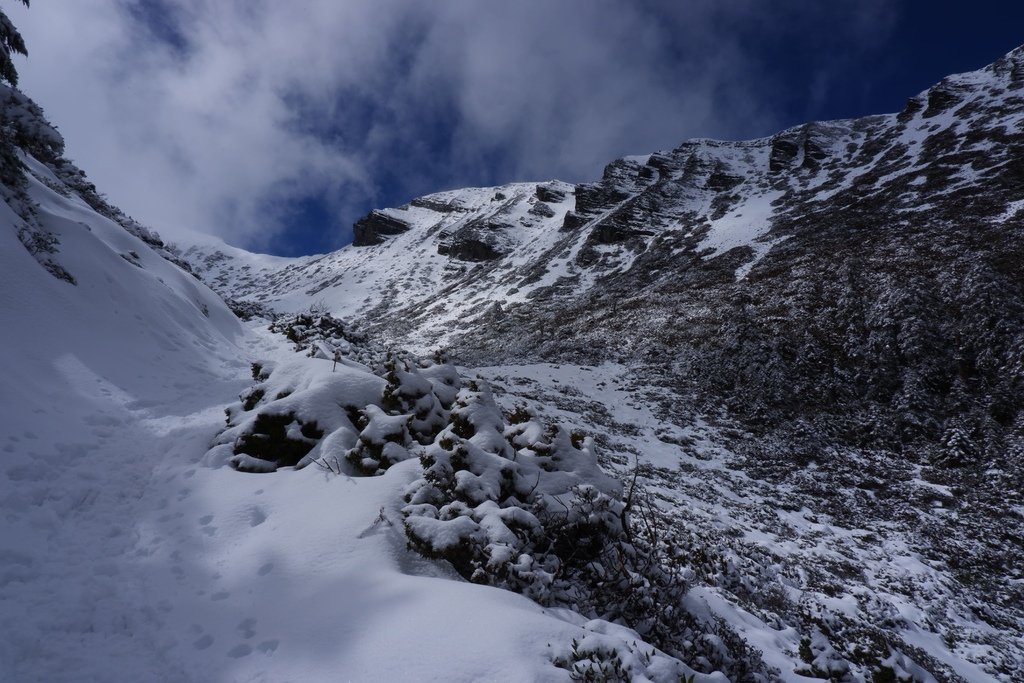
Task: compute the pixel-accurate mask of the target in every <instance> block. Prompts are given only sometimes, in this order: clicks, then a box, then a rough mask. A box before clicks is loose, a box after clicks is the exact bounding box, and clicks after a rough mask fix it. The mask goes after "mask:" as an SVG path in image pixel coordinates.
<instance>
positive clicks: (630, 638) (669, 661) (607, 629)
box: [550, 619, 728, 683]
mask: <svg viewBox="0 0 1024 683" xmlns="http://www.w3.org/2000/svg"><path fill="white" fill-rule="evenodd" d="M583 630H584V631H585V632H586V635H584V636H583V637H582V638H579V639H574V640H573V641H572V643H571V644H569V645H566V646H561V647H558V648H554V647H552V648H551V655H550V656H551V661H552V663H553V664H554V665H555V666H556V667H558V668H560V669H565V670H567V671H568V672H569V677H570V678H571V679H572V680H574V681H595V682H598V681H601V682H604V681H609V682H611V681H616V682H618V681H622V682H623V683H625V682H627V681H628V682H631V683H641V682H643V683H647V682H649V683H680V682H684V683H726V682H727V681H728V679H727V678H726V677H725V676H724V675H722V674H713V675H707V674H701V673H698V672H696V671H694V670H693V669H691V668H690V667H688V666H686V665H685V664H683V663H682V662H680V661H679V660H678V659H676V658H674V657H671V656H669V655H666V654H665V653H664V652H660V651H659V650H658V649H657V648H655V647H654V646H653V645H650V644H648V643H646V642H644V641H643V639H641V638H640V636H639V634H637V633H636V631H632V630H630V629H628V628H626V627H624V626H618V625H616V624H611V623H609V622H607V621H604V620H601V619H594V620H592V621H589V622H587V623H586V624H584V625H583Z"/></svg>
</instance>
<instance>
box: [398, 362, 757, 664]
mask: <svg viewBox="0 0 1024 683" xmlns="http://www.w3.org/2000/svg"><path fill="white" fill-rule="evenodd" d="M512 416H513V418H514V420H515V421H514V422H513V423H512V424H507V423H506V421H505V417H504V415H503V414H502V412H501V410H500V409H499V408H498V406H497V404H496V403H495V401H494V398H493V396H492V395H491V392H490V389H489V387H488V386H487V385H486V384H485V383H483V382H481V381H471V382H467V383H466V385H465V386H464V387H463V388H462V390H461V391H460V392H459V394H458V396H457V398H456V401H455V404H454V405H453V407H452V410H451V414H450V416H449V424H448V426H447V427H445V429H444V430H442V431H441V432H440V434H439V435H438V436H437V438H436V439H435V440H434V442H433V443H432V444H430V445H429V446H426V447H425V448H423V450H422V452H421V456H420V461H421V464H422V466H423V477H422V478H421V479H418V480H416V481H414V482H413V483H412V484H411V485H410V486H409V488H408V489H407V491H406V501H407V503H408V505H406V507H405V508H404V510H403V513H404V515H405V531H406V535H407V537H408V539H409V544H410V546H411V547H413V548H414V549H416V550H418V551H419V552H420V553H422V554H423V555H425V556H427V557H431V558H435V559H444V560H447V561H448V562H449V563H450V564H451V565H452V566H453V567H454V568H455V570H456V571H457V572H458V573H459V574H461V575H462V576H463V577H465V578H466V579H468V580H470V581H474V582H477V583H483V584H489V585H495V586H501V587H503V588H507V589H510V590H514V591H516V592H519V593H522V594H524V595H526V596H528V597H530V598H532V599H533V600H535V601H537V602H538V603H540V604H542V605H552V606H565V607H569V608H571V609H573V610H574V611H576V612H578V613H580V614H583V615H585V616H587V617H590V618H598V619H606V620H610V621H618V622H620V623H625V624H628V625H629V626H630V627H631V628H633V629H635V630H636V631H637V632H638V633H639V634H640V636H641V637H642V638H644V639H645V640H647V641H648V642H650V643H653V644H654V645H655V646H656V647H658V648H660V649H662V650H663V651H665V652H667V653H669V654H670V655H672V656H673V657H677V658H679V659H681V660H682V661H687V662H694V668H695V669H697V670H701V671H705V672H708V673H710V672H713V671H715V670H725V671H728V672H730V675H732V674H740V675H745V676H748V677H750V680H758V676H759V673H758V672H759V671H760V669H761V668H762V665H761V664H760V662H759V658H758V656H757V655H756V653H753V652H752V651H750V650H749V648H747V647H746V645H745V643H743V642H742V640H741V639H739V638H738V637H737V636H735V634H731V633H724V632H722V634H721V636H722V637H719V636H720V634H719V631H721V630H722V629H721V627H720V625H718V624H711V625H710V626H706V625H705V624H704V623H703V622H701V621H700V620H698V619H697V618H696V617H694V616H692V615H691V614H689V613H687V612H686V611H685V610H684V608H683V598H684V596H685V594H686V591H687V584H686V582H685V581H684V580H683V578H682V575H681V568H680V567H679V566H678V565H677V564H676V563H674V562H673V560H672V558H671V557H670V554H669V548H668V547H667V544H666V541H665V537H664V536H663V534H662V533H661V530H660V529H659V528H658V522H657V514H656V513H655V512H654V511H653V510H641V508H642V506H641V505H640V502H639V500H635V499H634V498H633V493H635V490H633V489H632V488H631V490H630V493H628V494H626V496H625V497H624V496H623V490H622V486H621V484H620V483H619V482H618V481H616V480H614V479H612V478H611V477H609V476H608V475H606V474H605V473H604V472H602V471H601V469H600V468H599V467H598V465H597V462H596V458H595V456H594V452H593V442H592V440H590V439H585V438H583V437H582V435H579V434H573V433H570V432H568V431H566V430H565V429H563V428H560V427H545V426H543V425H542V424H540V422H539V421H538V420H537V419H536V418H534V417H533V416H532V415H531V414H530V412H529V411H528V410H526V409H525V408H523V409H517V410H516V411H514V412H513V413H512ZM637 512H640V514H636V513H637ZM709 628H710V629H711V632H712V634H713V637H712V638H710V639H709V638H707V637H706V635H707V632H708V629H709ZM594 652H595V653H596V652H597V651H596V650H595V651H594ZM577 654H578V651H577ZM605 654H606V655H608V657H612V655H611V654H609V651H606V652H605ZM598 659H599V660H600V661H597V662H596V663H595V660H592V659H590V658H587V661H589V662H591V663H590V664H586V663H582V662H583V660H578V661H574V662H573V663H572V664H570V665H569V666H568V667H566V668H570V670H571V671H572V670H574V667H576V665H577V664H579V665H580V667H577V668H578V671H576V673H578V674H579V675H580V676H583V677H584V678H582V679H581V680H604V679H602V678H600V677H598V678H586V676H601V675H605V674H607V675H609V676H612V677H611V678H608V680H615V678H614V676H613V674H614V675H620V674H622V671H620V670H619V669H618V668H616V667H620V666H625V664H624V663H623V662H622V661H618V660H615V659H614V658H611V659H609V658H605V659H600V658H598ZM616 662H617V663H616ZM609 667H610V668H609ZM588 672H589V673H588ZM602 672H603V673H602ZM673 680H675V679H673Z"/></svg>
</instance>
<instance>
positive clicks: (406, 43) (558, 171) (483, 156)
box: [9, 0, 1024, 255]
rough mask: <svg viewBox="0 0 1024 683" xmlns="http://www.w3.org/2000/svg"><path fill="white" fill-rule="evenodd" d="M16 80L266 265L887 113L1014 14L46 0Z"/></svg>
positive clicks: (175, 209) (615, 0) (966, 64)
mask: <svg viewBox="0 0 1024 683" xmlns="http://www.w3.org/2000/svg"><path fill="white" fill-rule="evenodd" d="M9 12H10V14H11V16H12V18H13V19H14V21H15V23H16V24H17V25H18V26H19V27H20V28H21V30H22V32H23V34H24V35H25V38H26V42H27V43H28V47H29V53H30V57H29V59H28V60H27V61H24V62H23V63H21V64H19V69H20V70H21V73H22V87H23V89H24V90H25V91H26V92H27V93H28V94H29V95H30V96H32V97H34V98H35V99H36V100H37V101H39V103H40V104H41V105H42V106H43V107H44V109H45V110H46V111H47V113H48V115H49V116H50V117H51V119H53V120H54V122H55V123H56V124H57V125H58V127H59V128H60V129H61V130H62V131H63V132H64V134H65V136H66V138H67V139H68V151H69V154H70V155H71V156H72V158H73V159H74V160H75V161H77V162H78V163H79V164H80V165H81V166H82V167H83V168H84V169H85V170H86V172H87V173H89V175H90V176H91V177H92V178H93V180H94V181H95V182H96V184H97V185H98V187H99V188H100V189H101V190H103V191H104V192H106V193H107V194H108V195H109V197H110V198H111V199H112V200H113V201H114V202H115V203H117V204H118V205H119V206H121V207H122V208H124V209H125V210H126V211H128V212H129V213H131V214H132V215H134V216H135V217H136V218H138V219H140V220H141V221H143V222H145V223H147V224H150V225H152V226H153V227H155V228H156V229H157V230H159V231H160V232H161V233H162V234H164V235H166V236H169V237H170V238H171V239H175V238H176V237H178V236H180V237H178V238H179V239H182V240H184V239H187V238H186V237H184V235H185V230H194V231H200V232H206V233H211V234H215V235H218V236H220V237H222V238H223V239H225V240H227V241H228V242H229V243H232V244H236V245H238V246H242V247H245V248H249V249H254V250H259V251H269V252H271V253H277V254H282V255H298V254H307V253H315V252H323V251H327V250H330V249H334V248H337V247H340V246H342V245H343V244H345V243H346V242H347V241H348V240H349V239H350V238H351V225H352V223H353V222H354V221H355V220H356V219H357V218H358V217H359V216H361V215H363V214H364V213H366V212H367V211H368V210H370V209H371V208H376V207H384V206H395V205H399V204H402V203H404V202H406V201H408V200H409V199H411V198H412V197H415V196H418V195H421V194H425V193H429V192H435V191H440V190H444V189H450V188H453V187H460V186H467V185H492V184H499V183H503V182H509V181H513V180H544V179H548V178H554V177H557V178H561V179H563V180H569V181H585V180H588V179H592V178H595V177H597V176H598V175H599V174H600V171H601V168H602V166H603V165H604V164H605V163H607V162H608V161H610V160H612V159H613V158H615V157H617V156H621V155H623V154H634V153H644V152H650V151H653V150H656V149H664V148H670V147H674V146H675V145H677V144H678V143H680V142H682V141H683V140H685V139H687V138H690V137H718V138H732V139H743V138H751V137H758V136H763V135H769V134H771V133H773V132H775V131H777V130H779V129H781V128H784V127H787V126H790V125H795V124H799V123H802V122H804V121H807V120H812V119H829V118H845V117H852V116H860V115H864V114H873V113H884V112H889V111H895V110H898V109H899V108H900V107H901V106H902V105H903V103H904V102H905V101H906V99H907V98H908V97H910V96H911V95H914V94H916V93H917V92H919V91H921V90H923V89H924V88H926V87H928V86H929V85H931V84H933V83H934V82H936V81H937V80H939V79H940V78H941V77H942V76H944V75H946V74H948V73H952V72H957V71H965V70H970V69H975V68H978V67H981V66H983V65H985V64H987V63H989V62H991V61H993V60H994V59H996V58H998V57H999V56H1000V55H1002V54H1004V53H1005V52H1007V51H1009V50H1010V49H1012V48H1014V47H1016V46H1017V45H1018V44H1020V43H1022V42H1024V30H1021V29H1020V27H1022V26H1024V7H1020V6H1018V5H1017V3H1008V2H1005V1H1004V2H985V1H977V2H956V3H954V2H918V1H917V0H904V1H899V0H831V1H829V2H824V1H818V0H775V1H774V2H763V1H760V0H563V1H561V2H558V1H545V2H542V1H540V0H521V1H520V2H515V3H509V2H497V1H490V0H477V1H470V0H435V1H432V2H420V1H419V0H346V1H345V2H339V1H338V0H295V1H294V2H289V3H276V2H256V1H254V0H49V1H48V2H46V3H33V5H32V8H31V9H30V10H25V9H24V8H22V7H21V6H20V4H18V3H15V4H14V5H12V6H11V8H10V9H9Z"/></svg>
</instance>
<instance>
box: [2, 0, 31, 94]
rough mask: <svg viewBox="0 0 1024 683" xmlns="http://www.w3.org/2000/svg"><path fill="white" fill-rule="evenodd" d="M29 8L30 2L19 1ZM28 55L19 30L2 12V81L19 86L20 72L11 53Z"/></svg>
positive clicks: (26, 0) (25, 0)
mask: <svg viewBox="0 0 1024 683" xmlns="http://www.w3.org/2000/svg"><path fill="white" fill-rule="evenodd" d="M18 2H22V3H24V4H25V7H28V0H18ZM15 52H16V53H17V54H19V55H28V50H26V49H25V41H24V39H22V37H21V34H20V33H18V29H16V28H14V24H12V23H11V20H10V19H8V18H7V14H6V13H5V12H4V11H3V10H0V79H3V80H4V81H7V82H8V83H10V84H11V85H18V70H17V69H15V68H14V60H12V59H11V53H15Z"/></svg>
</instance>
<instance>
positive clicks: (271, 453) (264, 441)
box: [234, 413, 323, 467]
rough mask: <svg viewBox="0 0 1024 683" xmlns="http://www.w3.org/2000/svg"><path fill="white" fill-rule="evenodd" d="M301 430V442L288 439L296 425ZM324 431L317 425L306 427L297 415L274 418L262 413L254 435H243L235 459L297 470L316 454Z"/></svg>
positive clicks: (253, 429) (235, 450)
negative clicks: (239, 456)
mask: <svg viewBox="0 0 1024 683" xmlns="http://www.w3.org/2000/svg"><path fill="white" fill-rule="evenodd" d="M296 422H297V423H298V424H299V426H300V434H301V435H302V438H301V439H295V438H291V437H289V436H288V427H289V425H291V424H293V423H296ZM322 436H323V431H322V430H321V429H320V428H319V427H317V425H316V423H315V422H311V423H305V422H302V421H301V420H299V419H297V418H296V417H295V414H294V413H286V414H284V415H271V414H267V413H260V414H259V415H257V416H256V422H255V424H254V425H253V428H252V430H251V432H249V433H246V434H243V435H241V436H240V437H239V438H238V439H237V440H236V441H235V445H234V453H235V455H241V454H245V455H249V456H252V457H254V458H258V459H260V460H266V461H268V462H272V463H275V464H276V465H277V467H294V466H295V465H297V464H298V463H299V461H300V460H302V458H303V457H304V456H305V455H306V454H307V453H309V452H310V451H311V450H313V446H315V445H316V442H317V440H318V439H320V437H322Z"/></svg>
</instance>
